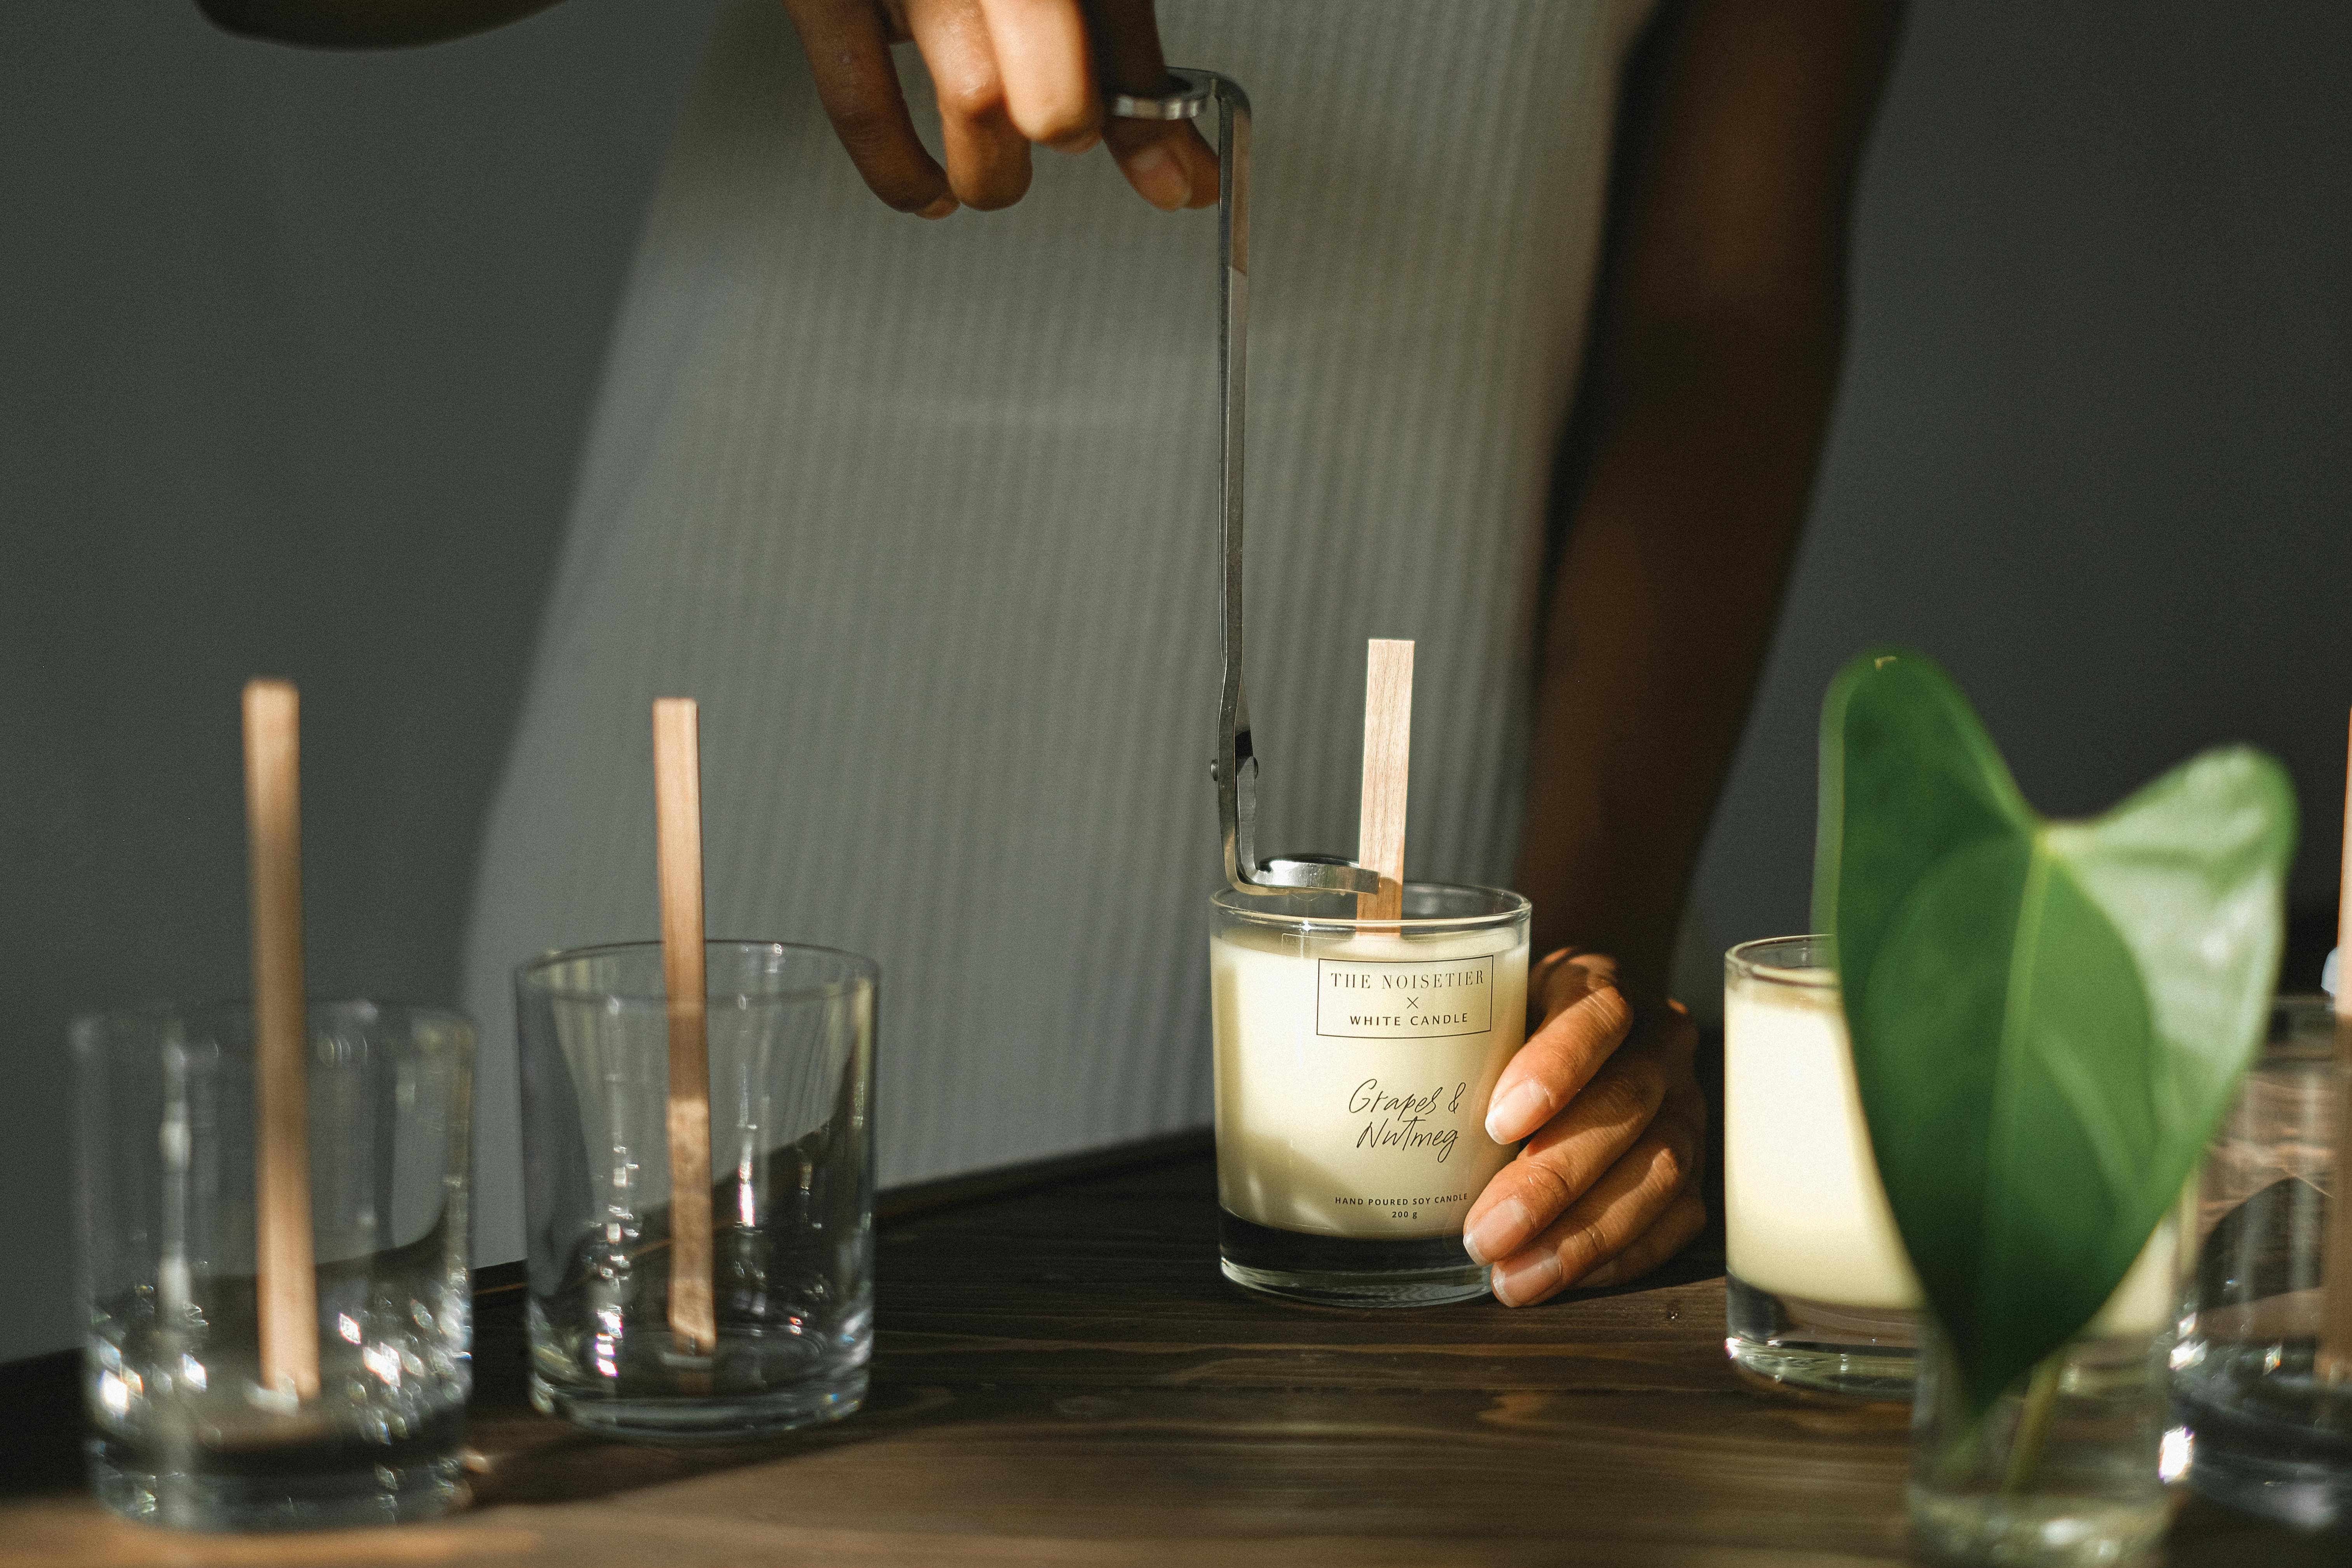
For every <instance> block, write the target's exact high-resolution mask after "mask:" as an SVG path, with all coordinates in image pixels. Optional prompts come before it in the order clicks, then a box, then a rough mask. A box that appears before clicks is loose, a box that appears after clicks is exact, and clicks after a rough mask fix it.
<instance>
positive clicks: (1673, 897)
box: [1517, 289, 1842, 1006]
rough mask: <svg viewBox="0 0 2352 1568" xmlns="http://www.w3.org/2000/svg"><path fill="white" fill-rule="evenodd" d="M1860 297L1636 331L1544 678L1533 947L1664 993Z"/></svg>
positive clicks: (1535, 793) (1535, 759)
mask: <svg viewBox="0 0 2352 1568" xmlns="http://www.w3.org/2000/svg"><path fill="white" fill-rule="evenodd" d="M1841 315H1842V303H1841V301H1840V300H1838V299H1837V298H1836V295H1835V291H1834V289H1824V290H1823V291H1822V295H1821V296H1820V297H1819V298H1818V299H1816V300H1811V301H1808V302H1806V303H1805V304H1804V305H1802V306H1801V307H1799V308H1797V309H1793V310H1786V311H1782V312H1779V313H1777V314H1772V315H1765V314H1763V313H1758V314H1757V315H1756V316H1753V317H1748V318H1739V317H1732V318H1723V319H1717V320H1712V321H1691V322H1680V323H1657V324H1654V325H1651V326H1648V327H1638V326H1637V327H1633V328H1631V329H1629V330H1628V331H1627V332H1626V333H1625V336H1624V341H1623V342H1621V343H1619V344H1617V345H1614V346H1615V347H1616V348H1617V349H1618V350H1619V351H1620V353H1622V357H1623V358H1624V359H1625V360H1626V361H1627V362H1628V363H1633V364H1638V365H1639V366H1640V367H1641V369H1640V371H1639V373H1638V374H1635V375H1632V376H1629V377H1627V378H1626V384H1625V390H1624V392H1623V393H1622V400H1621V405H1620V406H1619V407H1618V408H1616V409H1614V410H1613V411H1610V412H1609V413H1607V414H1606V415H1605V416H1604V417H1603V418H1602V420H1601V422H1600V428H1599V432H1598V438H1597V439H1596V440H1595V442H1594V443H1593V445H1592V447H1591V460H1590V462H1589V464H1588V465H1587V468H1586V470H1585V482H1584V485H1583V489H1582V491H1581V494H1580V498H1579V500H1578V502H1577V504H1576V506H1575V508H1574V510H1573V513H1572V521H1571V531H1570V535H1569V540H1568V546H1567V550H1566V552H1565V555H1564V558H1563V559H1562V561H1561V563H1560V566H1559V578H1558V581H1557V583H1556V584H1555V587H1554V590H1553V594H1552V599H1551V605H1550V613H1549V630H1548V634H1547V639H1546V647H1545V648H1544V649H1543V656H1542V660H1541V664H1540V666H1539V673H1538V687H1537V701H1536V711H1535V725H1534V732H1533V736H1532V744H1531V747H1530V754H1529V758H1528V764H1529V784H1528V805H1527V826H1526V835H1525V838H1524V841H1523V847H1522V850H1521V855H1520V863H1519V872H1518V882H1517V886H1518V887H1519V889H1521V890H1522V891H1524V892H1526V893H1527V894H1528V896H1529V897H1530V898H1531V899H1532V900H1534V901H1535V943H1536V946H1535V951H1536V952H1538V954H1540V953H1544V952H1550V951H1551V950H1552V949H1554V948H1556V947H1559V946H1562V945H1566V944H1574V945H1576V946H1579V947H1584V948H1597V949H1600V950H1601V951H1604V952H1610V953H1612V954H1613V955H1614V956H1615V957H1616V958H1617V959H1618V961H1619V963H1620V966H1621V973H1622V979H1623V983H1624V984H1625V985H1626V987H1627V989H1628V991H1629V993H1630V994H1632V996H1633V1000H1634V1002H1635V1003H1636V1005H1637V1006H1639V1005H1641V1004H1642V1003H1643V1002H1644V1001H1650V1002H1654V1001H1655V1000H1656V999H1657V998H1659V997H1661V996H1663V995H1664V989H1665V985H1666V981H1667V969H1668V965H1669V963H1670V962H1671V958H1672V952H1673V946H1674V939H1675V925H1676V922H1677V921H1678V920H1679V918H1680V914H1681V910H1682V905H1683V902H1684V899H1685V894H1686V891H1687V889H1688V885H1689V881H1690V876H1691V871H1692V868H1693V866H1694V864H1695V862H1696V858H1697V854H1698V848H1699V843H1700V840H1701V838H1702V837H1704V835H1705V834H1706V826H1707V820H1708V817H1709V816H1710V815H1711V814H1712V812H1713V809H1714V804H1715V799H1716V795H1717V792H1718V791H1719V789H1720V788H1721V786H1722V783H1723V778H1724V775H1725V773H1726V772H1727V770H1728V768H1729V766H1730V762H1731V756H1732V752H1733V750H1734V748H1735V747H1736V746H1737V745H1738V740H1739V733H1740V729H1741V725H1742V722H1743V721H1744V719H1745V717H1746V714H1747V710H1748V701H1749V699H1750V697H1751V695H1752V693H1753V691H1754V689H1755V684H1756V678H1757V674H1758V670H1759V666H1760V665H1761V662H1762V659H1763V656H1764V652H1765V649H1766V647H1767V645H1768V643H1769V640H1770V637H1771V631H1772V625H1773V620H1774V616H1775V613H1776V611H1777V609H1778V606H1779V603H1780V593H1781V588H1782V585H1783V583H1784V581H1785V579H1786V577H1787V574H1788V569H1789V564H1790V558H1791V556H1792V555H1793V553H1794V551H1795V547H1796V542H1797V538H1798V533H1799V530H1800V526H1801V521H1802V519H1803V515H1804V509H1805V503H1806V498H1807V493H1808V491H1809V489H1810V488H1811V480H1812V474H1813V468H1814V464H1815V459H1816V456H1817V454H1818V452H1819V450H1820V447H1821V440H1822V431H1823V428H1824V426H1825V425H1826V423H1827V419H1828V414H1829V406H1830V399H1831V394H1832V388H1833V384H1834V381H1835V374H1836V363H1837V351H1838V337H1839V331H1838V323H1839V320H1840V318H1841Z"/></svg>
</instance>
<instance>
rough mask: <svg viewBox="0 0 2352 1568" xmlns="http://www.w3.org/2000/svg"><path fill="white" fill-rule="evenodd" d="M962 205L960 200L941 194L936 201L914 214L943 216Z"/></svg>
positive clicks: (918, 215)
mask: <svg viewBox="0 0 2352 1568" xmlns="http://www.w3.org/2000/svg"><path fill="white" fill-rule="evenodd" d="M961 205H963V204H962V203H961V202H959V201H957V200H956V199H955V197H953V196H951V195H948V196H941V197H940V199H939V200H938V201H935V202H933V203H932V204H931V205H929V206H927V207H925V208H924V209H923V210H922V211H921V212H919V213H917V214H916V215H915V216H917V217H931V218H940V217H945V216H948V214H950V213H951V212H953V211H955V210H956V208H958V207H960V206H961Z"/></svg>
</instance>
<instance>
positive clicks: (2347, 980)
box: [2315, 732, 2352, 1383]
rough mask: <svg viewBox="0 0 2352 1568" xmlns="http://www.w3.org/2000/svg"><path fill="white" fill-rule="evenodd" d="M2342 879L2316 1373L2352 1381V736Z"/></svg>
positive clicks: (2350, 737)
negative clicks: (2332, 1126) (2330, 1157)
mask: <svg viewBox="0 0 2352 1568" xmlns="http://www.w3.org/2000/svg"><path fill="white" fill-rule="evenodd" d="M2344 765H2345V780H2344V863H2343V881H2342V883H2341V884H2340V886H2339V887H2338V889H2337V892H2336V1147H2335V1151H2334V1155H2335V1163H2334V1166H2333V1173H2334V1175H2333V1180H2334V1186H2333V1189H2332V1201H2330V1202H2329V1204H2328V1205H2327V1257H2326V1264H2325V1272H2324V1273H2323V1275H2322V1277H2321V1292H2320V1323H2319V1350H2318V1354H2317V1357H2316V1360H2315V1371H2316V1372H2317V1373H2319V1376H2320V1379H2321V1381H2323V1382H2326V1383H2352V732H2347V738H2346V745H2345V764H2344Z"/></svg>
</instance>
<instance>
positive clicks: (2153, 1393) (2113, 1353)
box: [1905, 1215, 2180, 1568]
mask: <svg viewBox="0 0 2352 1568" xmlns="http://www.w3.org/2000/svg"><path fill="white" fill-rule="evenodd" d="M2179 1234H2180V1225H2179V1216H2178V1215H2168V1216H2167V1217H2166V1218H2165V1219H2164V1221H2163V1222H2162V1223H2161V1224H2159V1225H2158V1226H2157V1228H2156V1231H2155V1233H2154V1234H2153V1235H2152V1236H2150V1237H2149V1238H2148V1241H2147V1246H2146V1247H2144V1248H2143V1249H2142V1250H2141V1252H2140V1256H2139V1259H2138V1261H2137V1262H2136V1263H2135V1264H2133V1265H2132V1268H2131V1272H2130V1273H2129V1274H2127V1275H2126V1276H2125V1278H2124V1281H2123V1283H2122V1284H2121V1285H2119V1286H2118V1287H2116V1293H2115V1295H2114V1296H2112V1297H2110V1298H2109V1299H2108V1300H2107V1303H2106V1305H2105V1307H2103V1308H2101V1309H2100V1310H2099V1315H2098V1316H2097V1317H2096V1318H2095V1319H2094V1320H2093V1321H2092V1322H2091V1323H2090V1324H2089V1326H2088V1327H2086V1328H2085V1329H2084V1331H2083V1333H2082V1335H2081V1337H2080V1338H2078V1339H2076V1340H2075V1341H2074V1343H2072V1344H2070V1345H2068V1346H2066V1347H2065V1348H2064V1349H2063V1350H2062V1351H2060V1352H2057V1353H2056V1354H2054V1355H2053V1356H2052V1357H2051V1358H2050V1359H2049V1360H2047V1361H2045V1362H2043V1363H2042V1365H2041V1366H2039V1367H2037V1368H2036V1369H2035V1370H2034V1371H2033V1372H2032V1373H2029V1374H2028V1375H2026V1376H2024V1377H2021V1378H2020V1379H2019V1380H2018V1381H2017V1382H2016V1383H2015V1384H2012V1385H2011V1387H2010V1388H2008V1389H2007V1390H2006V1391H2004V1392H2003V1393H2002V1394H2001V1395H2000V1398H1999V1399H1998V1400H1996V1401H1994V1403H1993V1405H1992V1407H1991V1409H1990V1410H1989V1411H1987V1412H1985V1413H1984V1414H1983V1415H1981V1416H1980V1417H1979V1418H1975V1419H1971V1417H1970V1415H1969V1410H1968V1407H1967V1404H1966V1401H1965V1400H1963V1399H1962V1398H1961V1396H1960V1392H1959V1390H1960V1383H1959V1375H1958V1368H1957V1367H1956V1366H1955V1365H1954V1363H1953V1362H1952V1359H1951V1352H1950V1350H1949V1348H1948V1345H1947V1343H1946V1342H1945V1341H1944V1338H1943V1335H1942V1332H1941V1331H1940V1330H1939V1329H1938V1328H1937V1326H1936V1324H1935V1321H1934V1319H1933V1318H1932V1316H1930V1317H1927V1319H1926V1321H1925V1327H1924V1330H1923V1331H1922V1334H1921V1338H1920V1349H1919V1386H1918V1394H1917V1396H1916V1399H1915V1400H1914V1401H1913V1404H1912V1406H1911V1481H1910V1485H1909V1486H1908V1488H1907V1489H1906V1493H1905V1500H1906V1503H1907V1505H1908V1508H1909V1511H1910V1515H1911V1528H1912V1532H1913V1537H1914V1540H1915V1541H1916V1543H1917V1544H1918V1545H1919V1546H1920V1547H1921V1548H1923V1549H1924V1551H1925V1552H1926V1553H1927V1556H1929V1557H1930V1558H1932V1559H1934V1560H1936V1561H1937V1562H1944V1563H2007V1564H2016V1565H2019V1568H2031V1565H2037V1564H2041V1565H2049V1568H2105V1564H2109V1563H2130V1562H2135V1561H2137V1560H2138V1558H2139V1557H2140V1555H2141V1553H2143V1552H2146V1551H2147V1549H2148V1548H2149V1547H2150V1546H2152V1545H2154V1544H2155V1543H2156V1542H2157V1541H2158V1539H2159V1538H2160V1537H2162V1535H2163V1534H2164V1531H2165V1529H2166V1527H2167V1526H2168V1525H2169V1524H2170V1523H2171V1521H2172V1500H2171V1499H2170V1498H2169V1497H2168V1496H2167V1495H2166V1492H2165V1482H2166V1480H2167V1479H2168V1471H2171V1470H2173V1469H2174V1468H2176V1467H2174V1466H2173V1465H2171V1464H2170V1463H2168V1456H2167V1453H2166V1441H2167V1436H2168V1430H2169V1427H2170V1405H2171V1402H2170V1397H2169V1393H2170V1386H2171V1379H2170V1371H2171V1359H2172V1351H2173V1345H2174V1341H2175V1333H2176V1330H2177V1328H2178V1326H2179V1299H2180V1297H2179Z"/></svg>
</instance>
